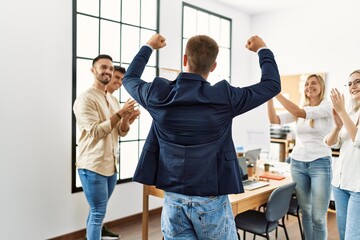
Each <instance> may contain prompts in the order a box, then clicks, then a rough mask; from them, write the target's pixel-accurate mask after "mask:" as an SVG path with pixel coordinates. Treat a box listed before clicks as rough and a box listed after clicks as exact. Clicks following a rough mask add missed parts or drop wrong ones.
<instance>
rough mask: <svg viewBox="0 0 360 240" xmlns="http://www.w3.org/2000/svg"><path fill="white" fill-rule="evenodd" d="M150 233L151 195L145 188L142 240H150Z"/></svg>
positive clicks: (144, 187)
mask: <svg viewBox="0 0 360 240" xmlns="http://www.w3.org/2000/svg"><path fill="white" fill-rule="evenodd" d="M148 232H149V193H148V190H147V189H146V186H145V185H144V186H143V213H142V240H148Z"/></svg>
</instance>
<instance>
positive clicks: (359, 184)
mask: <svg viewBox="0 0 360 240" xmlns="http://www.w3.org/2000/svg"><path fill="white" fill-rule="evenodd" d="M346 86H347V87H348V88H349V93H350V95H351V101H350V108H349V111H348V112H347V111H346V109H345V100H344V94H341V93H340V92H339V91H338V89H336V88H335V89H332V90H331V96H330V97H331V101H332V103H333V107H334V111H333V118H334V122H335V127H334V129H333V130H332V132H331V133H330V134H329V135H328V136H327V137H326V138H325V143H326V144H328V145H329V146H331V147H333V148H340V155H339V158H338V159H336V160H335V162H334V177H333V180H332V182H331V184H332V189H333V193H334V198H335V207H336V219H337V225H338V230H339V234H340V239H341V240H353V239H360V131H359V116H360V70H355V71H354V72H352V73H351V74H350V76H349V81H348V83H347V84H346Z"/></svg>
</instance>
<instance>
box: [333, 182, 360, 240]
mask: <svg viewBox="0 0 360 240" xmlns="http://www.w3.org/2000/svg"><path fill="white" fill-rule="evenodd" d="M332 189H333V193H334V198H335V208H336V220H337V225H338V230H339V234H340V239H341V240H353V239H360V192H351V191H347V190H343V189H340V188H337V187H334V186H333V187H332Z"/></svg>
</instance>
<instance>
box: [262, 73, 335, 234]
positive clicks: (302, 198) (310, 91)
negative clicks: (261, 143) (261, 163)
mask: <svg viewBox="0 0 360 240" xmlns="http://www.w3.org/2000/svg"><path fill="white" fill-rule="evenodd" d="M324 93H325V82H324V80H323V78H322V77H321V76H320V75H315V74H313V75H310V76H309V77H308V78H307V80H306V82H305V87H304V94H305V104H304V107H299V106H297V105H296V104H294V103H293V102H291V101H290V100H288V99H286V98H285V97H284V96H283V95H282V94H279V95H277V96H276V99H277V100H278V101H279V102H280V103H281V105H283V107H284V108H285V109H286V110H287V113H284V114H281V115H277V114H276V112H275V109H274V104H273V101H272V100H270V101H268V115H269V119H270V122H271V123H273V124H286V123H291V122H296V142H295V146H294V149H293V151H292V154H291V175H292V178H293V180H294V182H296V188H295V190H296V195H297V198H298V202H299V206H300V209H301V211H302V222H303V225H304V236H305V239H307V240H326V239H327V224H326V213H327V209H328V206H329V202H330V194H331V187H330V182H331V178H332V170H331V149H330V148H329V147H328V146H326V145H325V144H324V142H323V140H324V137H325V136H326V135H327V134H328V133H329V129H331V128H332V126H333V121H332V106H331V103H330V102H329V101H327V100H325V99H324Z"/></svg>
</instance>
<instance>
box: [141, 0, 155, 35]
mask: <svg viewBox="0 0 360 240" xmlns="http://www.w3.org/2000/svg"><path fill="white" fill-rule="evenodd" d="M156 20H157V0H142V1H141V26H143V27H146V28H151V29H156V28H157V27H156Z"/></svg>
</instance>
